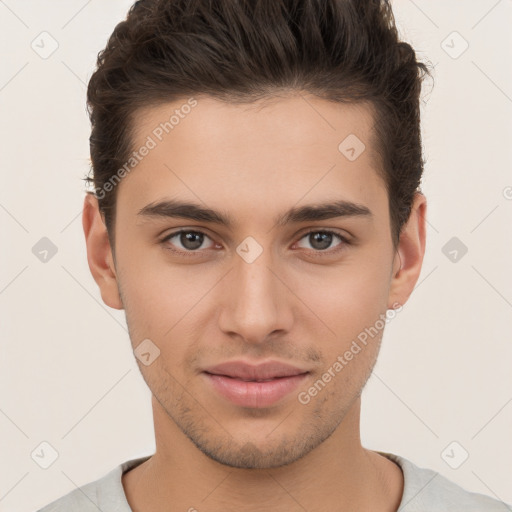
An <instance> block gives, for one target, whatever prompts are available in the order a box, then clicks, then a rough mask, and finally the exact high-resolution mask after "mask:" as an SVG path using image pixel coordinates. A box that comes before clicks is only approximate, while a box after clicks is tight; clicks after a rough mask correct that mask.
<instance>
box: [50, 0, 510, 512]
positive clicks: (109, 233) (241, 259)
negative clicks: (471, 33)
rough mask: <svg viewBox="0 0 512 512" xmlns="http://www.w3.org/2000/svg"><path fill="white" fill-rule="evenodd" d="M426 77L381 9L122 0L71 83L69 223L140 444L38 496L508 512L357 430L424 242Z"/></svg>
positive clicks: (150, 511) (168, 505)
mask: <svg viewBox="0 0 512 512" xmlns="http://www.w3.org/2000/svg"><path fill="white" fill-rule="evenodd" d="M425 71H426V67H425V66H424V65H423V64H421V63H418V62H417V60H416V57H415V53H414V51H413V50H412V48H411V47H410V46H409V45H408V44H406V43H403V42H400V41H399V40H398V36H397V32H396V29H395V26H394V22H393V17H392V13H391V8H390V6H389V5H388V3H387V2H385V1H377V0H259V1H258V0H229V1H228V0H218V1H215V2H212V1H210V0H146V1H139V2H136V4H135V5H134V6H133V7H132V9H131V10H130V13H129V15H128V17H127V20H126V21H124V22H122V23H120V24H119V25H118V26H117V27H116V29H115V31H114V33H113V34H112V36H111V38H110V40H109V42H108V44H107V47H106V49H105V50H104V51H103V52H101V53H100V56H99V59H98V69H97V70H96V72H95V73H94V75H93V76H92V78H91V81H90V83H89V88H88V104H89V107H90V115H91V122H92V135H91V139H90V142H91V157H92V164H93V177H92V179H91V181H93V183H94V187H95V192H94V194H87V196H86V198H85V202H84V211H83V226H84V231H85V237H86V242H87V256H88V261H89V266H90V269H91V272H92V275H93V277H94V279H95V280H96V282H97V284H98V286H99V288H100V290H101V295H102V298H103V301H104V302H105V303H106V304H107V305H108V306H110V307H112V308H116V309H124V310H125V313H126V320H127V325H128V328H129V333H130V339H131V343H132V346H133V349H134V353H135V355H136V357H137V361H138V364H139V368H140V371H141V373H142V375H143V377H144V379H145V381H146V383H147V385H148V386H149V388H150V390H151V392H152V395H153V397H152V405H153V413H154V425H155V436H156V448H157V449H156V453H155V454H154V455H152V456H150V457H144V458H140V459H136V460H130V461H127V462H125V463H124V464H121V465H120V466H118V467H117V468H115V469H114V470H113V471H112V472H110V473H109V474H108V475H106V476H105V477H103V478H101V479H99V480H97V481H96V482H92V483H90V484H88V485H86V486H84V487H82V488H81V489H78V490H76V491H73V492H72V493H70V494H68V495H67V496H65V497H63V498H61V499H60V500H57V501H56V502H54V503H53V504H50V505H49V506H47V507H45V508H44V509H42V510H43V511H44V512H50V511H64V510H66V511H68V510H73V511H89V510H90V511H97V510H101V511H103V512H109V511H117V512H128V511H130V510H133V511H135V512H142V511H143V512H156V511H163V510H177V511H179V510H182V511H187V510H188V511H195V510H197V511H199V512H202V511H210V512H218V511H219V512H220V511H226V510H243V511H247V512H252V511H264V510H272V511H273V512H291V511H305V510H307V511H308V512H315V511H318V512H320V511H326V510H335V511H340V512H342V511H343V512H345V511H354V510H357V511H370V510H371V511H374V512H377V511H379V512H380V511H381V512H391V511H397V510H401V511H406V512H413V511H421V512H434V511H436V512H441V511H448V510H450V511H459V510H460V511H465V512H468V511H477V510H478V511H485V512H491V511H502V510H505V509H506V508H505V507H506V506H505V505H504V504H503V503H501V502H498V501H496V500H494V499H491V498H490V497H486V496H484V495H480V494H474V493H469V492H467V491H465V490H463V489H462V488H460V487H459V486H457V485H455V484H454V483H452V482H450V481H449V480H447V479H445V478H444V477H442V476H441V475H439V474H437V473H435V472H434V471H431V470H428V469H422V468H419V467H417V466H416V465H414V464H413V463H412V462H410V461H408V460H406V459H405V458H403V457H400V456H399V455H395V454H391V453H386V452H376V451H371V450H367V449H365V448H364V447H363V446H362V445H361V440H360V434H359V431H360V429H359V418H360V406H361V393H362V390H363V388H364V386H365V384H366V382H367V380H368V378H369V376H370V375H371V372H372V369H373V367H374V365H375V362H376V359H377V356H378V352H379V347H380V342H381V338H382V334H383V328H384V325H385V323H386V322H387V320H388V319H389V318H392V317H393V316H394V314H396V310H399V309H400V308H401V307H402V306H403V305H404V304H405V303H406V301H407V300H408V298H409V296H410V294H411V292H412V290H413V288H414V286H415V283H416V282H417V279H418V276H419V274H420V271H421V265H422V261H423V255H424V251H425V215H426V199H425V197H424V195H423V194H422V193H421V192H420V191H419V184H420V181H421V176H422V170H423V166H422V154H421V143H420V126H419V94H420V89H421V78H422V75H423V73H424V72H425ZM368 332H372V333H373V334H372V336H368V335H367V334H366V336H365V333H368Z"/></svg>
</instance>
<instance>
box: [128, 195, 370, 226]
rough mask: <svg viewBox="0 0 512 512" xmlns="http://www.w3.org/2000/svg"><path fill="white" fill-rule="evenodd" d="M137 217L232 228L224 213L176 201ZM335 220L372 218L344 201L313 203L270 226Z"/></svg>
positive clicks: (147, 209)
mask: <svg viewBox="0 0 512 512" xmlns="http://www.w3.org/2000/svg"><path fill="white" fill-rule="evenodd" d="M137 215H140V216H141V217H146V218H159V217H160V218H180V219H189V220H193V221H198V222H209V223H212V224H220V225H223V226H226V227H227V228H232V227H233V225H234V220H233V217H231V216H230V215H228V214H227V213H224V212H221V211H215V210H212V209H210V208H206V207H204V206H201V205H199V204H195V203H190V202H186V201H181V200H178V199H168V200H164V201H158V202H153V203H150V204H148V205H146V206H144V207H143V208H141V209H140V210H139V211H138V213H137ZM338 217H363V218H365V217H366V218H369V219H370V218H372V217H373V213H372V212H371V210H370V209H369V208H368V207H367V206H365V205H362V204H357V203H353V202H351V201H346V200H338V201H334V202H329V203H317V204H310V205H305V206H300V207H294V208H291V209H290V210H288V211H287V212H285V213H284V214H281V215H279V216H278V217H277V218H276V219H274V223H275V224H276V225H278V226H285V225H287V224H294V223H299V222H308V221H309V222H311V221H318V220H327V219H334V218H338Z"/></svg>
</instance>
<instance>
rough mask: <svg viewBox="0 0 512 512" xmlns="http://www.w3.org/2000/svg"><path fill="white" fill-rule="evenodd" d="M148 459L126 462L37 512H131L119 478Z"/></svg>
mask: <svg viewBox="0 0 512 512" xmlns="http://www.w3.org/2000/svg"><path fill="white" fill-rule="evenodd" d="M148 458H149V456H146V457H141V458H138V459H132V460H129V461H126V462H124V463H122V464H120V465H119V466H117V467H115V468H114V469H112V470H111V471H110V472H109V473H107V474H106V475H104V476H103V477H101V478H99V479H98V480H95V481H93V482H89V483H87V484H85V485H82V486H80V487H77V488H76V489H74V490H73V491H71V492H69V493H68V494H66V495H64V496H62V497H61V498H59V499H57V500H55V501H52V502H51V503H49V504H48V505H46V506H44V507H43V508H41V509H39V510H38V511H37V512H70V511H73V512H98V510H105V511H107V510H108V511H109V512H110V511H112V512H131V509H130V507H129V505H128V501H127V500H126V495H125V493H124V489H123V484H122V480H121V477H122V475H123V473H124V472H126V471H128V470H129V469H132V468H133V467H135V466H138V465H139V464H142V462H144V461H146V460H147V459H148Z"/></svg>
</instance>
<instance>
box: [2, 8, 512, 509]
mask: <svg viewBox="0 0 512 512" xmlns="http://www.w3.org/2000/svg"><path fill="white" fill-rule="evenodd" d="M130 4H131V2H130V1H128V0H109V1H108V2H106V1H100V0H89V1H86V0H53V1H50V2H37V1H35V0H31V1H29V0H0V34H1V36H0V37H1V43H2V62H1V66H0V112H1V115H0V141H1V142H0V144H1V151H0V155H1V162H0V165H1V169H2V171H1V172H2V187H1V188H0V226H1V229H2V242H3V243H2V251H1V254H2V260H1V261H2V264H1V265H0V308H1V311H2V321H1V324H0V339H1V357H0V392H1V395H0V433H1V436H0V510H1V511H9V512H29V511H33V510H36V509H37V508H38V507H41V506H43V505H45V504H47V503H49V502H50V501H53V500H54V499H56V498H58V497H60V496H62V495H63V494H65V493H67V492H69V491H71V490H72V489H74V488H75V487H76V486H79V485H82V484H84V483H87V482H89V481H91V480H95V479H97V478H100V477H101V476H103V475H104V474H105V473H106V472H108V471H109V470H110V469H112V468H113V467H114V466H116V465H118V464H120V463H121V462H124V461H125V460H128V459H131V458H135V457H139V456H142V455H145V454H149V453H152V451H153V449H154V437H153V427H152V417H151V409H150V396H149V391H148V389H147V388H146V385H145V383H144V381H143V380H142V377H141V376H140V374H139V371H138V368H137V366H136V364H135V359H134V356H133V354H132V353H131V350H130V343H129V340H128V335H127V332H126V326H125V322H124V315H123V312H119V311H114V310H111V309H109V308H107V307H106V306H104V305H103V303H102V302H101V298H100V295H99V292H98V290H97V288H96V285H95V283H94V281H93V279H92V277H91V275H90V273H89V269H88V267H87V261H86V254H85V244H84V238H83V233H82V227H81V220H80V215H81V206H82V199H83V194H84V183H83V181H81V178H83V177H84V176H85V174H86V173H87V171H88V168H89V167H88V166H89V162H88V156H89V155H88V151H89V147H88V137H89V133H90V128H89V122H88V118H87V116H86V111H85V90H86V83H87V81H88V79H89V77H90V76H91V73H92V71H93V68H94V65H95V59H96V54H97V52H98V51H99V50H100V49H102V48H103V47H104V44H105V42H106V39H107V37H108V36H109V35H110V33H111V31H112V30H113V28H114V26H115V24H116V23H117V22H119V21H121V19H122V18H123V17H124V16H125V14H126V12H127V9H128V7H129V5H130ZM394 9H395V14H396V17H397V21H398V23H399V26H400V29H401V32H402V35H403V37H405V39H406V40H408V41H410V42H412V43H413V45H414V47H415V48H416V50H417V51H418V54H419V57H420V58H422V59H423V58H428V59H429V60H430V62H431V63H432V64H433V65H435V75H436V78H435V86H434V89H433V90H430V85H429V84H426V88H425V92H424V100H425V101H426V105H425V108H424V111H423V134H424V146H425V158H426V166H425V178H424V182H423V191H424V193H425V194H426V196H427V198H428V204H429V206H428V222H429V226H428V232H427V239H428V240H427V252H426V257H425V261H424V266H423V271H422V275H421V277H420V279H419V281H418V285H417V287H416V290H415V291H414V292H413V295H412V297H411V299H410V300H409V302H408V303H407V304H406V306H405V307H404V309H403V311H402V312H401V313H399V314H398V315H397V317H396V319H395V320H393V321H392V322H391V323H390V324H389V325H388V326H387V328H386V331H385V335H384V340H383V347H382V351H381V355H380V359H379V362H378V363H377V366H376V368H375V373H374V375H373V376H372V378H371V379H370V381H369V382H368V385H367V387H366V390H365V392H364V394H363V411H362V438H363V443H364V444H365V446H367V447H369V448H373V449H378V450H382V451H390V452H394V453H398V454H400V455H403V456H405V457H407V458H409V459H411V460H412V461H413V462H414V463H415V464H417V465H419V466H425V467H429V468H432V469H435V470H437V471H439V472H440V473H442V474H443V475H445V476H446V477H448V478H449V479H451V480H453V481H455V482H457V483H459V484H460V485H462V486H464V487H466V488H467V489H470V490H473V491H476V492H481V493H484V494H488V495H491V496H493V497H495V498H498V499H502V500H504V501H506V502H509V503H512V485H511V484H512V444H511V441H510V433H511V431H512V429H511V427H512V385H511V377H510V367H511V362H512V342H511V321H510V319H511V317H512V272H511V270H510V264H511V261H512V259H511V256H512V222H511V221H512V172H511V163H512V157H511V152H512V149H511V147H512V144H511V143H510V140H511V135H512V127H511V124H512V121H511V120H512V116H511V114H512V77H511V72H510V61H511V58H512V53H511V48H512V36H511V31H510V26H511V21H512V1H511V0H500V1H496V0H479V1H476V0H475V1H465V2H461V1H460V0H449V1H447V0H435V1H432V0H429V1H426V0H423V1H422V0H415V1H412V0H400V1H399V0H395V2H394ZM42 32H47V34H43V35H41V33H42ZM41 41H43V42H41ZM52 45H53V46H52ZM56 45H58V47H56ZM466 46H467V48H466ZM54 47H56V48H55V51H54V52H53V53H52V54H51V55H46V54H44V52H47V53H48V52H50V51H51V50H53V49H54ZM42 53H43V55H42ZM43 57H44V58H43ZM43 237H46V238H48V239H49V240H50V241H51V243H52V244H53V245H54V246H55V249H56V250H57V252H56V253H55V254H54V255H52V253H51V252H50V253H49V255H48V258H47V261H46V262H42V261H40V259H39V258H38V257H36V255H35V254H34V253H33V247H34V246H36V248H37V247H39V246H37V245H36V244H38V243H46V244H48V242H47V241H46V242H40V240H41V239H42V238H43ZM454 237H455V238H456V240H452V239H453V238H454ZM447 244H448V245H447ZM453 244H455V245H453ZM464 246H465V247H466V248H467V253H465V254H463V252H464V251H463V247H464ZM55 249H54V250H55ZM454 250H456V251H457V254H456V261H452V260H453V259H454V257H455V253H454V252H453V251H454ZM34 252H36V253H37V251H34ZM42 442H46V443H49V444H50V445H51V446H52V447H53V449H54V450H55V451H56V452H57V453H58V457H57V459H56V460H55V461H54V462H53V464H51V465H50V466H49V467H48V468H47V469H43V468H42V467H41V466H40V463H41V461H40V460H39V463H37V462H36V460H37V457H35V456H34V458H33V456H32V454H34V453H41V450H43V451H44V452H45V453H46V457H49V456H51V449H50V448H49V447H48V445H41V443H42ZM453 443H455V444H453ZM466 452H467V454H468V455H469V457H468V458H467V460H465V461H464V462H463V463H462V464H461V461H462V460H463V459H464V457H465V456H466ZM49 454H50V455H49ZM49 461H50V459H48V458H47V460H46V462H49ZM459 464H460V467H458V469H454V468H453V467H452V466H456V465H459Z"/></svg>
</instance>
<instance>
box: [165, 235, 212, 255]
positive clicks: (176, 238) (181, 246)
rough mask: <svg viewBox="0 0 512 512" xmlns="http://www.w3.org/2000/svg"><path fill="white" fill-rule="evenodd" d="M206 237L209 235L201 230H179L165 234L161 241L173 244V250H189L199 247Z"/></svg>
mask: <svg viewBox="0 0 512 512" xmlns="http://www.w3.org/2000/svg"><path fill="white" fill-rule="evenodd" d="M206 239H209V237H208V236H207V235H206V234H204V233H202V232H201V231H192V230H188V231H186V230H181V231H177V232H174V233H171V234H170V235H168V236H166V237H165V238H164V239H163V240H162V243H166V244H167V243H170V244H171V245H174V246H175V247H176V249H173V250H177V251H183V252H191V251H197V250H198V249H200V248H201V246H202V245H203V243H204V241H205V240H206ZM204 248H205V247H203V249H204Z"/></svg>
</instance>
